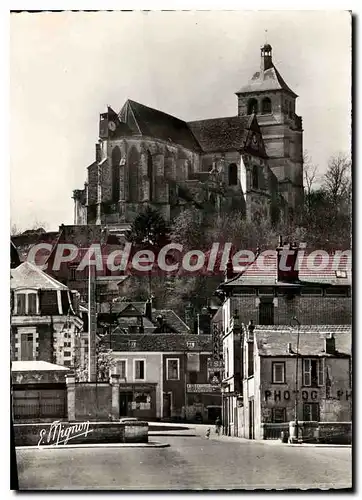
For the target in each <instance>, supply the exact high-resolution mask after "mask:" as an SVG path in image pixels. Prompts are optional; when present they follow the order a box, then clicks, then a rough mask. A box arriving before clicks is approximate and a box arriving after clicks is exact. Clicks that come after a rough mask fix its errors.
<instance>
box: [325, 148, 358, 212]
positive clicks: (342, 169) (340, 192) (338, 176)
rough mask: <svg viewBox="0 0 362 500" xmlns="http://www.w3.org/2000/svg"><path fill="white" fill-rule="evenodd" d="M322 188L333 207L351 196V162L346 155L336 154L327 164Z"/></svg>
mask: <svg viewBox="0 0 362 500" xmlns="http://www.w3.org/2000/svg"><path fill="white" fill-rule="evenodd" d="M323 187H324V189H325V191H326V193H327V196H328V197H329V198H330V200H331V202H332V204H333V205H337V204H338V203H339V202H340V201H342V200H343V199H344V198H349V197H350V195H351V189H352V186H351V160H350V158H349V157H348V155H346V154H344V153H338V154H337V155H335V156H332V157H331V158H330V160H329V162H328V169H327V172H326V173H325V174H324V176H323Z"/></svg>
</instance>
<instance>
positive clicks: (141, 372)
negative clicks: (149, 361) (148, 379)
mask: <svg viewBox="0 0 362 500" xmlns="http://www.w3.org/2000/svg"><path fill="white" fill-rule="evenodd" d="M134 366H135V376H134V378H135V379H136V380H144V379H145V362H144V360H143V359H136V360H135V362H134Z"/></svg>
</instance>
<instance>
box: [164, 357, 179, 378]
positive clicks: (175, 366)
mask: <svg viewBox="0 0 362 500" xmlns="http://www.w3.org/2000/svg"><path fill="white" fill-rule="evenodd" d="M179 379H180V360H179V359H177V358H176V359H168V360H167V380H179Z"/></svg>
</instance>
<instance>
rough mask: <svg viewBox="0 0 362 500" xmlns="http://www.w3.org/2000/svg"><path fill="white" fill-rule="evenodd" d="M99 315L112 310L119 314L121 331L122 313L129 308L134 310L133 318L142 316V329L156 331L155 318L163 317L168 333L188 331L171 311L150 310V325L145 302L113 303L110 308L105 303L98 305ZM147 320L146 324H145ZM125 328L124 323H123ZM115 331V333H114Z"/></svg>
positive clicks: (156, 323) (184, 324)
mask: <svg viewBox="0 0 362 500" xmlns="http://www.w3.org/2000/svg"><path fill="white" fill-rule="evenodd" d="M99 307H100V309H99V312H100V313H105V314H106V313H109V312H110V311H111V309H112V313H113V314H120V315H121V317H120V318H119V320H118V321H119V328H117V329H116V330H118V329H122V326H123V325H122V319H123V318H122V313H124V312H125V311H126V310H127V309H129V308H134V309H135V310H136V312H135V316H136V315H137V316H138V315H142V316H143V317H144V328H146V329H148V328H151V329H152V330H156V331H157V328H158V326H159V325H158V322H157V316H160V315H161V316H163V320H164V325H166V327H169V329H170V333H186V332H189V331H190V328H189V327H188V326H187V325H186V323H184V322H183V321H182V319H181V318H180V317H179V316H178V315H177V314H176V313H175V312H174V311H173V310H172V309H152V323H151V322H150V321H148V320H147V318H146V316H145V315H146V302H113V303H112V306H110V304H109V303H107V302H105V303H102V304H99ZM145 320H147V322H145ZM124 326H125V327H126V326H127V325H126V322H125V325H124ZM116 330H115V331H116Z"/></svg>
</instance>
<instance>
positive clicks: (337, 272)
mask: <svg viewBox="0 0 362 500" xmlns="http://www.w3.org/2000/svg"><path fill="white" fill-rule="evenodd" d="M286 253H288V256H287V260H286V262H285V263H286V265H285V269H288V270H283V269H282V265H281V263H282V258H283V255H286ZM313 254H314V255H313ZM350 257H351V252H350V251H346V252H336V253H335V254H329V255H328V254H327V253H326V252H324V255H319V256H318V255H317V254H316V253H315V252H313V253H312V254H307V252H306V250H305V247H304V246H303V245H300V246H293V245H289V244H284V245H283V244H282V243H281V242H280V244H279V246H278V248H277V250H275V251H272V250H267V251H266V252H265V253H264V252H262V253H261V254H259V255H257V256H256V258H255V260H254V261H253V262H252V263H251V264H250V265H246V266H244V268H242V270H241V271H240V272H234V271H233V270H231V271H229V272H228V275H227V276H226V280H225V281H224V282H223V283H221V284H220V285H219V287H218V291H217V293H218V295H219V297H221V298H222V299H223V305H222V309H223V313H222V314H221V315H218V316H216V318H217V319H215V318H214V320H213V322H215V321H218V323H219V325H220V328H221V329H222V331H224V332H225V333H226V332H227V330H228V329H229V323H230V321H231V319H232V317H233V315H234V314H235V311H236V313H237V315H238V317H239V320H240V321H241V322H242V323H248V322H249V320H252V321H253V322H254V324H255V325H289V322H290V320H291V319H292V318H293V317H294V316H297V317H298V319H299V321H300V322H301V323H302V324H303V325H313V324H314V325H323V324H325V325H328V324H337V325H341V324H345V325H349V324H351V321H352V298H351V262H350ZM322 259H325V263H324V264H323V262H322ZM322 264H323V265H322ZM239 269H240V268H239Z"/></svg>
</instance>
